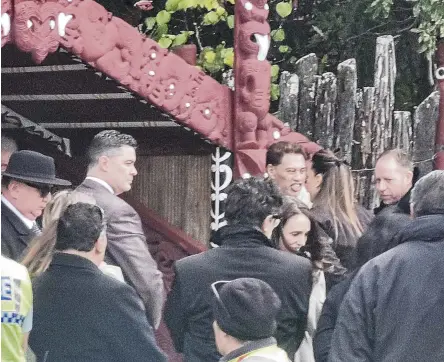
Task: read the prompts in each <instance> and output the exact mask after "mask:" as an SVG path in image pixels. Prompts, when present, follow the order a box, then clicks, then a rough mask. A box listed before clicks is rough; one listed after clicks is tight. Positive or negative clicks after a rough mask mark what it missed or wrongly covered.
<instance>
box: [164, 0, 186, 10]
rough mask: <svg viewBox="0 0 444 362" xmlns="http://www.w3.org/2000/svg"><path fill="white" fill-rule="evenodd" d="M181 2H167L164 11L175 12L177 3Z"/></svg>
mask: <svg viewBox="0 0 444 362" xmlns="http://www.w3.org/2000/svg"><path fill="white" fill-rule="evenodd" d="M180 2H182V1H181V0H167V2H166V4H165V10H166V11H176V10H178V7H179V3H180Z"/></svg>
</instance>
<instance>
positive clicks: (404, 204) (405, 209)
mask: <svg viewBox="0 0 444 362" xmlns="http://www.w3.org/2000/svg"><path fill="white" fill-rule="evenodd" d="M412 189H413V187H412V188H411V189H410V190H409V191H408V192H407V193H406V194H405V195H404V196H403V197H402V198H401V199H400V200H399V201H398V202H397V203H396V204H394V205H395V206H396V207H397V208H398V210H400V211H401V212H402V213H403V214H408V215H410V193H411V192H412ZM390 206H393V205H387V204H384V202H383V201H381V203H380V205H379V206H378V207H376V208H374V209H373V212H374V214H375V215H377V214H379V213H380V212H381V211H382V210H384V209H385V208H386V207H390Z"/></svg>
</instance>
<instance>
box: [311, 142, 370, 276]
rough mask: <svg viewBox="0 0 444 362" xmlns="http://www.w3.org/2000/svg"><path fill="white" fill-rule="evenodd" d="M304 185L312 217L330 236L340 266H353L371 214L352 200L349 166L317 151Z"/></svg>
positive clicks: (323, 152)
mask: <svg viewBox="0 0 444 362" xmlns="http://www.w3.org/2000/svg"><path fill="white" fill-rule="evenodd" d="M306 188H307V191H308V192H309V193H310V196H311V201H312V203H313V207H312V209H311V211H312V214H313V216H314V217H315V219H316V221H317V222H318V223H319V224H320V225H321V227H322V229H323V230H324V231H325V232H326V233H327V235H328V236H329V237H330V238H331V239H332V247H333V250H334V251H335V252H336V254H337V256H338V258H339V259H340V261H341V263H342V265H343V266H344V267H346V268H347V269H350V268H352V267H353V266H354V262H355V260H354V259H355V257H354V249H355V247H356V242H357V240H358V239H359V237H360V236H361V235H362V233H363V231H364V230H365V229H366V228H367V226H368V224H369V223H370V221H371V219H372V214H371V213H370V211H368V210H366V209H364V208H363V207H362V206H360V205H359V204H357V203H355V200H354V183H353V178H352V174H351V169H350V167H349V166H348V165H347V164H346V163H345V162H343V161H341V160H340V159H339V158H337V157H336V156H335V155H334V153H333V152H331V151H329V150H320V151H318V152H316V153H315V154H314V155H313V157H312V160H311V167H309V168H308V170H307V181H306Z"/></svg>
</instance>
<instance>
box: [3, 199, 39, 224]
mask: <svg viewBox="0 0 444 362" xmlns="http://www.w3.org/2000/svg"><path fill="white" fill-rule="evenodd" d="M2 202H3V203H4V204H5V205H6V206H7V207H8V209H9V210H11V211H12V212H13V213H14V214H16V215H17V217H18V218H19V219H20V220H21V221H22V222H23V223H24V224H25V225H26V227H27V228H28V229H31V228H32V226H33V225H34V221H32V220H29V219H28V218H26V217H24V216H23V214H22V213H21V212H20V211H18V210H17V209H16V208H15V206H14V205H13V204H11V203H10V202H9V201H8V200H7V199H6V197H4V196H3V195H2Z"/></svg>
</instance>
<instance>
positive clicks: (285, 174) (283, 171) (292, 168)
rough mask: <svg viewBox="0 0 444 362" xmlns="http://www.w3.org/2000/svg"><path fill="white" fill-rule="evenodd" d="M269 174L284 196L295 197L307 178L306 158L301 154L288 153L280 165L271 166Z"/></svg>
mask: <svg viewBox="0 0 444 362" xmlns="http://www.w3.org/2000/svg"><path fill="white" fill-rule="evenodd" d="M268 174H269V175H270V178H271V179H273V180H274V181H275V182H276V184H277V185H278V186H279V188H280V190H281V192H282V193H283V194H284V195H287V196H294V197H295V196H297V195H298V194H299V192H300V191H301V189H302V187H303V186H304V184H305V180H306V178H307V166H306V163H305V158H304V156H303V155H301V154H300V153H286V154H284V156H283V157H282V160H281V163H280V164H279V165H276V166H272V165H269V167H268Z"/></svg>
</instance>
